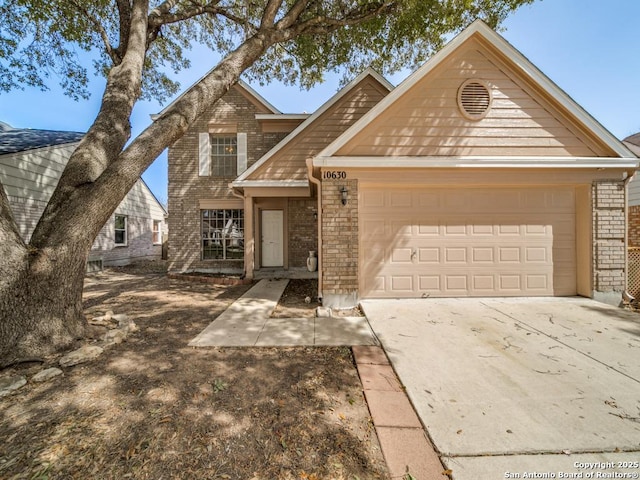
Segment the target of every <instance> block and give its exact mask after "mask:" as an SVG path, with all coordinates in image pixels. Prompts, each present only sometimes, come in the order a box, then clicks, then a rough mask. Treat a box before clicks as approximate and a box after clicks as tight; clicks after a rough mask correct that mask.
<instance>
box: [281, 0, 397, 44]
mask: <svg viewBox="0 0 640 480" xmlns="http://www.w3.org/2000/svg"><path fill="white" fill-rule="evenodd" d="M397 6H398V2H397V1H391V0H387V1H381V2H378V4H377V5H376V6H375V7H374V5H373V4H371V5H368V6H367V5H361V6H360V7H358V8H355V9H353V10H351V11H350V12H348V13H347V14H346V15H345V16H344V17H343V18H341V19H340V18H329V17H324V16H317V17H313V18H310V19H309V20H306V21H303V22H300V23H298V24H293V25H292V26H291V27H290V28H289V29H287V30H289V31H290V35H291V38H294V37H296V36H298V35H300V34H302V33H307V34H308V33H316V34H326V33H330V32H333V31H335V30H337V29H338V28H342V27H348V26H351V25H357V24H359V23H362V22H365V21H367V20H370V19H372V18H374V17H377V16H379V15H384V14H387V13H389V12H391V11H392V10H394V9H395V8H396V7H397ZM372 7H374V8H372Z"/></svg>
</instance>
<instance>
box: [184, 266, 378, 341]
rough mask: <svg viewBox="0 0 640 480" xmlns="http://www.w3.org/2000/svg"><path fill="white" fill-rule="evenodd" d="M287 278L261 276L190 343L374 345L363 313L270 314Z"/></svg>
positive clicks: (373, 337)
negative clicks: (326, 315) (275, 315)
mask: <svg viewBox="0 0 640 480" xmlns="http://www.w3.org/2000/svg"><path fill="white" fill-rule="evenodd" d="M288 282H289V280H286V279H285V280H268V279H264V280H260V282H258V283H257V284H256V285H255V286H254V287H252V288H251V289H250V290H249V291H248V292H247V293H245V294H244V295H243V296H242V297H240V298H239V299H238V300H236V301H235V302H234V303H233V304H231V306H230V307H229V308H227V310H225V311H224V312H223V313H222V314H221V315H220V316H218V317H217V318H216V319H215V320H214V321H213V322H211V323H210V324H209V326H207V328H205V329H204V330H203V331H202V332H201V333H200V334H199V335H198V336H197V337H196V338H194V339H193V340H191V342H189V346H192V347H295V346H313V345H317V346H353V345H377V344H378V342H377V340H376V338H375V336H374V335H373V332H372V331H371V328H370V327H369V323H368V322H367V319H366V318H365V317H314V318H270V317H271V314H272V313H273V310H274V309H275V308H276V305H277V304H278V300H279V299H280V297H281V296H282V292H284V289H285V287H286V286H287V283H288Z"/></svg>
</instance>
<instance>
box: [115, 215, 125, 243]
mask: <svg viewBox="0 0 640 480" xmlns="http://www.w3.org/2000/svg"><path fill="white" fill-rule="evenodd" d="M114 241H115V244H116V246H121V247H122V246H126V245H127V216H126V215H118V214H116V215H115V234H114Z"/></svg>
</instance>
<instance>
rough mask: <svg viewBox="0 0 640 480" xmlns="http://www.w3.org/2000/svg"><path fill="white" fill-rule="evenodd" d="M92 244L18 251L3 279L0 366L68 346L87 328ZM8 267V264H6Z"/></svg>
mask: <svg viewBox="0 0 640 480" xmlns="http://www.w3.org/2000/svg"><path fill="white" fill-rule="evenodd" d="M87 251H88V249H87V248H86V247H84V246H82V245H78V244H77V242H73V243H72V242H69V243H67V244H65V245H61V246H59V247H56V248H47V249H46V250H45V251H41V252H39V253H33V252H32V251H31V252H30V251H29V249H24V251H23V252H22V253H20V254H18V255H16V257H15V260H18V261H17V262H12V263H13V271H12V272H2V273H3V274H4V275H3V276H4V281H3V282H2V283H1V284H0V319H2V321H0V366H2V365H7V364H9V363H12V362H14V361H16V360H20V359H23V358H30V357H38V356H41V355H47V354H50V353H53V352H55V351H58V350H61V349H64V348H66V347H68V346H69V345H70V344H71V343H72V342H73V341H74V340H76V339H78V338H79V337H81V336H82V335H83V333H84V328H85V325H86V321H85V319H84V315H83V313H82V285H83V282H84V273H85V263H86V255H87ZM3 270H4V269H3Z"/></svg>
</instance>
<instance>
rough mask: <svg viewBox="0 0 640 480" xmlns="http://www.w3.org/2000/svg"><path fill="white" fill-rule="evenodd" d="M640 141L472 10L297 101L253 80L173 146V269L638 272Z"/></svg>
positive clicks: (590, 286)
mask: <svg viewBox="0 0 640 480" xmlns="http://www.w3.org/2000/svg"><path fill="white" fill-rule="evenodd" d="M637 166H638V159H637V158H636V157H635V156H634V155H633V154H632V152H630V151H629V149H628V148H627V147H625V146H624V145H623V144H622V143H621V142H620V141H618V140H617V139H616V138H615V137H613V136H612V135H611V134H610V133H609V132H608V131H607V130H606V129H604V128H603V127H602V126H601V125H600V124H599V123H598V122H597V121H596V120H594V119H593V118H592V117H591V116H590V115H589V114H587V113H586V112H585V111H584V110H583V109H582V108H581V107H580V106H579V105H577V104H576V103H575V102H574V101H573V100H572V99H571V98H570V97H568V96H567V95H566V94H565V93H564V92H563V91H562V90H561V89H559V88H558V87H557V86H556V85H555V84H554V83H553V82H552V81H551V80H549V79H548V78H547V77H546V76H545V75H544V74H543V73H542V72H540V71H539V70H538V69H537V68H536V67H535V66H534V65H532V64H531V63H530V62H529V61H528V60H527V59H526V58H525V57H524V56H522V55H521V54H520V53H519V52H518V51H517V50H515V49H514V48H513V47H512V46H511V45H510V44H508V43H507V42H506V41H505V40H504V39H503V38H502V37H501V36H499V35H498V34H496V33H495V32H494V31H493V30H491V29H490V28H489V27H487V26H486V25H485V24H484V23H483V22H481V21H476V22H474V23H473V24H472V25H471V26H470V27H469V28H467V29H466V30H465V31H463V32H462V33H461V34H459V35H458V36H457V37H456V38H454V39H453V40H452V41H451V42H450V43H449V44H448V45H446V46H445V47H444V48H443V49H442V50H441V51H440V52H439V53H437V54H436V55H434V56H433V57H432V58H431V59H430V60H429V61H428V62H426V63H425V64H424V65H423V66H422V67H421V68H420V69H418V70H417V71H416V72H415V73H413V74H412V75H411V76H410V77H409V78H407V79H406V80H405V81H404V82H403V83H402V84H400V85H399V86H398V87H396V88H395V89H392V88H391V86H390V85H389V83H388V82H386V81H385V80H384V79H383V78H381V77H380V76H379V75H378V74H376V73H375V72H373V71H371V70H368V71H366V72H364V73H363V74H361V75H360V76H359V77H358V78H356V79H355V80H354V81H353V82H351V83H350V84H349V85H347V86H345V87H344V88H343V89H342V90H340V91H339V92H338V93H337V94H336V95H335V96H334V97H333V98H331V99H330V100H329V101H328V102H327V103H325V104H324V105H323V106H322V107H321V108H320V109H319V110H318V111H317V112H315V113H314V114H312V115H310V116H306V117H301V116H295V115H285V114H281V113H280V112H278V111H277V110H276V109H275V108H274V107H273V106H271V105H270V104H269V103H268V102H266V101H265V100H264V99H262V98H261V97H260V96H259V95H258V94H257V93H256V92H254V91H253V90H251V89H250V88H249V87H248V86H247V85H246V84H244V83H242V82H240V83H239V84H237V85H236V86H235V87H233V88H232V89H231V90H230V91H229V93H228V94H227V95H225V96H224V97H223V98H222V99H220V100H219V101H218V102H216V103H215V104H213V105H211V106H210V107H209V108H208V109H207V111H206V112H205V113H204V114H203V115H202V116H201V117H200V118H199V119H198V120H197V121H196V122H195V124H194V125H193V126H192V127H191V128H190V129H189V131H188V132H187V133H186V134H185V135H184V136H183V137H182V138H181V139H179V140H178V141H177V142H176V143H175V144H174V145H173V146H171V147H170V148H169V212H170V216H169V219H170V220H169V221H170V225H169V260H170V266H169V268H170V271H182V272H186V271H194V270H203V271H229V272H232V271H236V272H242V273H244V274H245V275H246V276H247V277H249V278H254V277H258V276H261V275H263V273H264V272H265V271H269V272H276V273H278V274H280V275H283V276H286V275H291V274H292V272H295V270H296V269H300V268H304V267H305V264H306V257H307V255H308V250H309V251H310V250H316V251H318V252H319V264H318V275H319V277H318V278H319V292H318V294H319V297H320V298H322V300H323V303H324V304H325V305H327V306H332V307H335V306H350V305H353V304H354V303H355V302H357V301H358V299H360V298H376V297H392V298H395V297H397V298H412V297H413V298H422V297H428V296H434V297H436V296H454V297H465V296H492V297H495V296H564V295H576V294H577V295H582V296H586V297H593V298H596V299H599V300H603V301H608V302H611V303H617V302H619V301H620V298H621V294H622V292H623V291H624V289H625V241H626V238H625V228H624V222H625V214H626V211H625V209H626V205H625V183H626V181H627V180H628V179H629V178H630V177H631V175H633V173H634V171H635V169H636V168H637Z"/></svg>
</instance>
